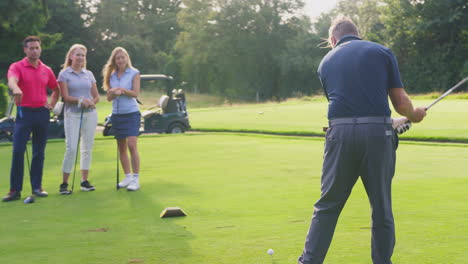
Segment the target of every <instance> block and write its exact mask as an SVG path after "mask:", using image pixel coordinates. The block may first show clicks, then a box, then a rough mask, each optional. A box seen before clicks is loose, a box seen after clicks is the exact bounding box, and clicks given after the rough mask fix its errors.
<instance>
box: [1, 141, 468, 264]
mask: <svg viewBox="0 0 468 264" xmlns="http://www.w3.org/2000/svg"><path fill="white" fill-rule="evenodd" d="M139 143H140V144H139V148H140V153H141V161H142V164H141V171H142V173H141V175H142V176H141V185H142V189H141V190H140V191H138V192H127V191H126V190H120V191H116V190H115V157H116V155H115V150H116V147H115V142H114V140H109V139H99V140H97V141H96V143H95V149H94V159H93V167H92V170H91V176H90V180H91V182H92V183H93V184H94V185H95V186H96V188H97V190H96V191H94V192H90V193H84V192H80V191H76V190H77V189H78V188H77V186H75V193H74V194H73V195H71V196H60V195H59V194H58V186H59V184H60V179H61V176H60V174H61V173H60V168H61V162H62V158H63V153H64V149H65V146H64V142H63V141H62V140H54V141H51V142H49V144H48V146H47V153H46V163H45V170H44V188H45V189H46V190H47V191H49V193H50V196H49V197H48V198H43V199H37V200H36V203H34V204H30V205H25V204H22V202H21V201H15V202H10V203H0V211H1V212H2V218H3V224H2V225H0V236H1V238H2V239H1V240H0V248H1V254H0V263H10V264H23V263H61V262H64V261H66V262H67V263H71V264H73V263H138V262H140V263H171V264H179V263H180V264H182V263H225V264H239V263H275V264H281V263H295V259H296V258H297V256H298V255H299V254H300V252H301V250H302V246H303V243H304V238H305V235H306V232H307V229H308V226H309V221H310V217H311V213H312V209H313V203H314V202H315V200H316V199H317V198H318V196H319V189H320V171H321V163H322V152H323V140H322V139H320V138H301V137H285V136H265V135H249V134H240V135H239V134H205V133H201V134H184V135H162V136H161V135H158V136H143V137H140V139H139ZM0 155H1V157H3V158H2V159H1V160H0V175H3V176H2V177H0V187H1V188H2V190H4V191H5V192H6V191H7V189H8V184H9V179H8V175H9V168H10V157H11V146H10V145H9V144H4V143H2V144H0ZM467 159H468V148H467V146H465V145H457V144H420V143H402V144H401V145H400V149H399V150H398V165H397V173H396V175H395V178H394V185H393V196H394V211H395V218H396V230H397V246H396V249H395V254H394V258H393V260H394V262H395V263H463V261H465V260H466V259H468V253H467V252H466V251H464V250H461V249H463V248H464V247H465V244H466V234H467V232H468V228H467V227H466V224H465V222H464V221H463V219H465V218H466V212H465V210H463V209H462V208H465V207H466V206H465V203H466V202H465V201H466V200H467V198H468V196H467V194H466V189H467V188H468V181H467V177H468V176H467V174H466V168H465V167H466V166H465V162H466V160H467ZM28 179H29V177H25V188H24V192H23V197H25V196H26V194H27V193H29V192H30V187H29V183H28ZM170 206H179V207H181V208H182V209H183V210H184V211H185V212H186V213H187V214H188V216H187V217H182V218H168V219H161V218H159V213H160V212H161V211H162V210H163V209H164V208H165V207H170ZM369 227H370V209H369V205H368V202H367V198H366V195H365V191H364V189H363V188H362V185H361V183H360V182H359V183H358V184H357V185H356V187H355V189H354V191H353V193H352V195H351V197H350V199H349V201H348V203H347V205H346V207H345V209H344V211H343V213H342V216H341V218H340V221H339V223H338V227H337V231H336V234H335V237H334V240H333V242H332V247H331V248H330V251H329V255H328V257H327V259H326V263H348V264H362V263H368V264H370V263H371V261H370V230H369ZM269 248H272V249H274V250H275V254H274V255H273V257H270V256H269V255H268V254H267V250H268V249H269Z"/></svg>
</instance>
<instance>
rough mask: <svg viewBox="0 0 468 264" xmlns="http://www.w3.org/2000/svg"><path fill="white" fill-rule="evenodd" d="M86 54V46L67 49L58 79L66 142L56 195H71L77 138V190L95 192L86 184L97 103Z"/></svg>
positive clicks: (77, 45) (96, 91)
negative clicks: (78, 175)
mask: <svg viewBox="0 0 468 264" xmlns="http://www.w3.org/2000/svg"><path fill="white" fill-rule="evenodd" d="M86 52H87V49H86V47H85V46H83V45H81V44H74V45H73V46H71V48H70V50H69V51H68V53H67V56H66V57H65V63H64V64H63V69H62V71H61V72H60V73H59V77H58V81H59V84H60V90H61V94H62V98H63V100H64V102H65V114H64V116H65V142H66V151H65V157H64V159H63V168H62V171H63V183H62V184H61V185H60V194H70V193H71V192H70V191H69V190H68V178H69V176H70V172H71V170H72V167H73V164H74V163H75V159H76V155H77V150H78V141H79V140H78V137H79V136H80V135H81V144H80V150H81V155H80V168H81V190H82V191H93V190H94V189H95V188H94V186H92V185H91V184H90V183H89V181H88V174H89V168H90V165H91V154H92V149H93V143H94V135H95V132H96V126H97V118H98V117H97V112H96V104H97V103H98V102H99V93H98V90H97V86H96V79H95V78H94V75H93V73H92V72H91V71H88V70H87V69H86ZM80 127H81V132H80Z"/></svg>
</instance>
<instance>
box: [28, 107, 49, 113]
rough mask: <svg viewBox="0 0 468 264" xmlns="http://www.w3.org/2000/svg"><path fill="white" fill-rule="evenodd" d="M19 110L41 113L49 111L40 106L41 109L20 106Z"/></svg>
mask: <svg viewBox="0 0 468 264" xmlns="http://www.w3.org/2000/svg"><path fill="white" fill-rule="evenodd" d="M21 110H22V111H23V112H42V111H45V110H49V109H47V108H45V107H44V106H41V107H26V106H21Z"/></svg>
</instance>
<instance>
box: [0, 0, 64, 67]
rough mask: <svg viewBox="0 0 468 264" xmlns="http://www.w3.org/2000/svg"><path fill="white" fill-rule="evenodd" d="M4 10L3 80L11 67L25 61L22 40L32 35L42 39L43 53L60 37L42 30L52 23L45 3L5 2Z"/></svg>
mask: <svg viewBox="0 0 468 264" xmlns="http://www.w3.org/2000/svg"><path fill="white" fill-rule="evenodd" d="M0 10H7V11H4V12H1V14H0V39H1V41H0V76H5V74H6V71H7V69H8V67H9V65H10V64H11V63H12V62H14V61H17V60H20V59H21V58H22V57H24V53H23V47H22V45H21V42H22V40H23V39H24V38H25V37H26V36H28V35H39V36H40V37H41V39H42V47H43V49H47V48H49V47H51V46H53V45H54V44H55V43H56V42H57V40H59V39H60V34H46V33H43V32H41V29H42V28H43V27H44V25H45V24H46V23H47V20H48V19H49V13H48V9H47V5H46V1H45V0H42V1H41V0H3V1H0Z"/></svg>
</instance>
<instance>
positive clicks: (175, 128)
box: [167, 123, 185, 134]
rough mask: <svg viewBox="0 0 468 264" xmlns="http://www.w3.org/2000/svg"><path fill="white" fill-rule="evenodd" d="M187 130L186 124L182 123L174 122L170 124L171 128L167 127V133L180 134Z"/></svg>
mask: <svg viewBox="0 0 468 264" xmlns="http://www.w3.org/2000/svg"><path fill="white" fill-rule="evenodd" d="M184 132H185V126H184V125H182V124H181V123H174V124H171V125H170V126H169V129H167V133H170V134H180V133H184Z"/></svg>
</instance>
